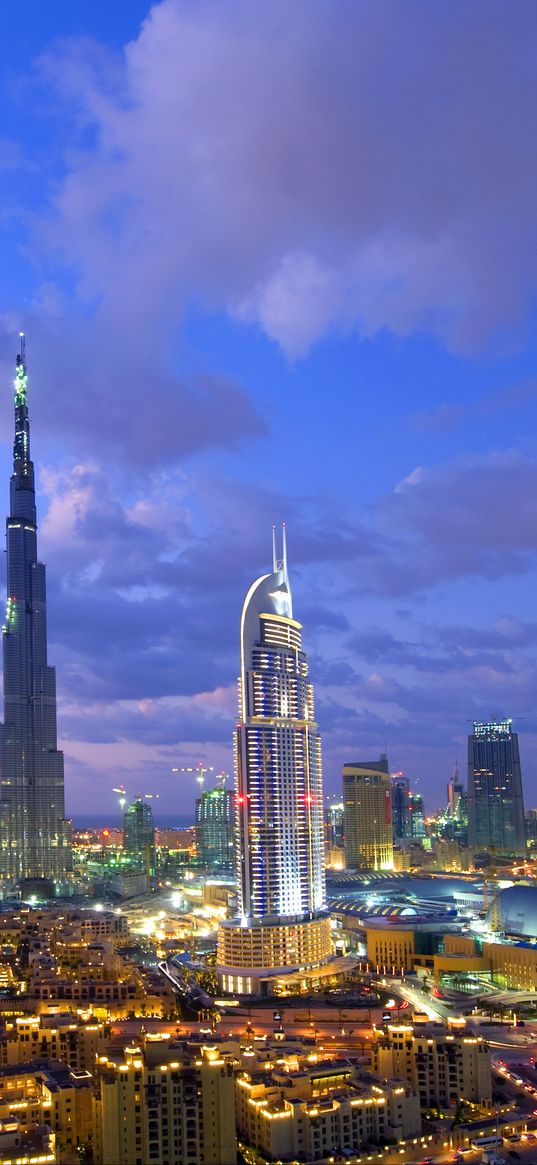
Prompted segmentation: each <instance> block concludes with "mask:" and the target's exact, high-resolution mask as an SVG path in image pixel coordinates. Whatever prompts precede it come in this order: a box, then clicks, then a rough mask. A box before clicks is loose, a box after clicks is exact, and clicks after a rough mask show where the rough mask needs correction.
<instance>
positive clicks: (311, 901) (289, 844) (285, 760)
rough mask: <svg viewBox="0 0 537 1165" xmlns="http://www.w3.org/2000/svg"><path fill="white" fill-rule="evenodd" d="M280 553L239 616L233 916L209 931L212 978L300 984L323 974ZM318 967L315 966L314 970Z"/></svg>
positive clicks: (305, 763)
mask: <svg viewBox="0 0 537 1165" xmlns="http://www.w3.org/2000/svg"><path fill="white" fill-rule="evenodd" d="M301 630H302V628H301V624H300V623H297V621H296V619H294V618H293V605H292V599H291V590H290V587H289V579H288V574H287V554H286V546H285V529H284V531H283V557H282V558H281V560H278V559H277V557H276V548H275V539H273V564H272V573H271V574H265V575H262V577H261V578H259V579H257V581H256V582H254V583H253V585H252V586H251V587H250V590H249V591H248V594H247V595H246V598H245V600H244V605H243V609H242V617H241V631H240V634H241V672H240V680H239V722H238V725H237V729H236V733H235V777H236V783H235V791H236V796H235V809H236V821H235V831H236V852H237V881H238V892H239V917H237V918H235V919H232V920H228V921H226V922H223V923H222V924H221V926H220V929H219V936H218V959H217V962H218V973H219V981H220V985H221V988H222V989H223V990H225V991H235V992H238V993H239V994H256V995H257V994H266V995H269V994H273V993H275V992H278V991H281V990H286V989H291V986H292V985H294V986H295V987H296V988H297V989H299V988H300V986H301V985H302V984H306V983H307V982H313V981H315V980H316V979H318V978H322V977H324V976H325V975H326V974H327V973H330V970H329V964H330V960H331V955H332V943H331V937H330V919H329V916H328V913H327V911H326V907H325V878H324V831H323V788H322V772H321V740H320V736H319V731H318V728H317V725H316V723H315V710H314V700H313V688H312V685H311V683H310V682H309V680H308V664H307V659H306V655H305V654H304V652H303V650H302V637H301ZM323 968H324V972H323V970H322V969H323Z"/></svg>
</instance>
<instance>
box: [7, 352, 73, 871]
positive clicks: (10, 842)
mask: <svg viewBox="0 0 537 1165" xmlns="http://www.w3.org/2000/svg"><path fill="white" fill-rule="evenodd" d="M27 391H28V381H27V373H26V364H25V353H24V338H22V339H21V352H20V355H19V356H17V365H16V375H15V443H14V449H13V473H12V475H11V483H10V513H9V517H8V519H7V524H6V541H7V600H6V615H5V621H4V625H3V659H4V676H3V680H4V724H3V725H2V726H1V733H0V879H1V882H2V884H3V887H4V889H7V888H9V887H14V886H15V885H16V884H17V883H21V882H24V880H26V881H27V882H30V883H33V884H34V885H36V884H37V883H38V882H39V881H41V880H44V881H46V883H47V886H48V887H50V890H51V892H53V885H52V884H53V883H58V882H62V881H63V880H64V879H65V877H66V875H67V874H68V872H69V870H70V868H71V853H70V842H69V823H68V822H67V821H66V820H65V809H64V774H63V753H62V752H60V751H59V750H58V746H57V735H56V674H55V669H54V668H53V667H50V666H49V664H48V661H47V592H46V579H45V567H44V566H43V564H42V563H40V562H38V559H37V519H36V506H35V484H34V467H33V463H32V461H31V458H30V422H29V417H28V405H27Z"/></svg>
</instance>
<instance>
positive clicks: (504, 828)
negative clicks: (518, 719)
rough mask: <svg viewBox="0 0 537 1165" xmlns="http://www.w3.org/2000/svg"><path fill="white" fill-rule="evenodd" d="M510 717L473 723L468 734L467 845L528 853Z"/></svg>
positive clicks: (483, 848)
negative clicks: (469, 734) (471, 732)
mask: <svg viewBox="0 0 537 1165" xmlns="http://www.w3.org/2000/svg"><path fill="white" fill-rule="evenodd" d="M511 724H512V721H511V720H501V721H499V722H496V721H490V722H488V723H483V722H479V723H477V722H476V723H474V731H473V734H472V736H469V737H468V844H469V845H470V846H471V847H472V848H473V849H474V850H493V851H494V852H495V853H497V854H515V855H516V856H520V857H523V856H524V855H525V853H526V833H525V824H524V801H523V796H522V777H521V772H520V754H519V748H518V734H517V733H516V732H513V731H512V729H511Z"/></svg>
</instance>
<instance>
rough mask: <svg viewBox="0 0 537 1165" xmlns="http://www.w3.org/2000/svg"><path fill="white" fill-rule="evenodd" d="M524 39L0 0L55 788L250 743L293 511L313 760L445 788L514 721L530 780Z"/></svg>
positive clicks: (486, 8)
mask: <svg viewBox="0 0 537 1165" xmlns="http://www.w3.org/2000/svg"><path fill="white" fill-rule="evenodd" d="M536 59H537V10H536V8H535V4H534V2H533V0H517V4H516V5H510V4H506V3H505V2H504V0H502V2H501V3H499V2H497V0H483V2H482V0H469V2H468V0H437V3H435V4H424V3H423V2H421V0H420V2H416V0H405V3H402V2H401V0H396V2H394V0H375V3H374V4H372V3H365V2H362V0H293V3H292V4H289V3H288V0H269V3H267V4H263V5H257V4H252V3H251V2H249V0H160V2H159V3H155V4H153V5H151V4H149V3H148V2H147V0H144V2H142V0H114V3H113V4H111V5H110V4H104V3H97V4H96V3H95V2H94V0H69V2H68V0H55V2H54V4H50V5H44V4H43V3H42V0H3V4H2V6H1V8H0V255H1V260H2V261H1V263H0V383H2V384H3V385H4V389H3V393H4V395H3V398H2V397H1V396H0V402H1V400H2V399H3V401H4V403H3V405H2V404H1V403H0V499H1V483H2V481H3V482H4V487H3V491H4V509H5V511H6V512H7V505H8V479H9V473H10V458H11V442H12V431H13V413H12V401H11V386H12V380H13V365H14V358H15V354H16V351H17V344H18V333H19V331H20V330H21V329H23V330H24V331H25V332H26V334H27V354H28V367H29V375H30V396H29V404H30V415H31V427H32V454H33V458H34V461H35V464H36V470H37V478H38V515H39V551H40V557H41V558H42V559H43V561H45V562H46V564H47V572H48V573H47V577H48V618H49V658H50V662H51V663H53V664H55V666H56V668H57V683H58V726H59V736H60V743H61V747H62V748H63V749H64V752H65V769H66V801H67V808H68V811H69V812H70V813H74V814H84V813H95V812H97V811H102V812H103V814H104V813H111V812H112V811H113V810H115V809H116V807H117V797H116V794H114V792H113V787H114V786H117V785H118V784H119V783H122V784H124V785H125V786H126V789H127V793H128V795H129V796H130V795H132V796H134V795H135V794H136V793H138V792H142V793H152V794H157V793H158V794H159V798H160V799H159V801H158V803H157V802H153V805H154V806H155V805H157V804H158V806H159V809H158V810H157V813H159V814H162V815H170V814H177V815H178V816H184V815H188V814H190V813H191V812H192V810H193V804H194V799H195V795H196V790H197V786H196V782H195V780H194V779H193V777H192V775H191V774H188V773H173V772H172V770H173V769H174V768H178V769H181V768H188V767H191V766H194V765H196V764H198V763H200V764H202V765H204V766H206V767H207V768H210V767H213V768H214V771H215V772H218V771H224V772H228V773H230V774H231V773H232V766H233V759H232V734H233V726H234V723H235V718H236V714H237V702H236V677H237V672H238V667H239V619H240V610H241V605H242V601H243V598H244V595H245V593H246V591H247V589H248V587H249V585H250V583H251V582H252V581H253V579H254V578H256V577H257V576H258V575H259V574H262V573H264V572H266V571H267V570H268V569H270V563H271V528H272V525H273V523H276V524H280V523H281V522H282V521H285V522H286V524H287V532H288V551H289V566H290V575H291V583H292V589H293V598H294V608H295V616H296V618H298V619H299V620H300V621H301V622H302V623H303V625H304V632H303V636H304V646H305V649H306V651H307V652H308V656H309V662H310V673H311V678H312V680H313V683H314V685H315V692H316V715H317V719H318V722H319V725H320V728H321V732H322V737H323V758H324V772H325V788H326V791H327V792H328V793H331V794H332V793H333V794H337V793H338V792H339V791H340V788H341V767H342V764H343V763H345V762H346V761H359V760H362V761H363V760H367V759H369V760H372V759H377V758H378V756H379V755H380V753H381V752H383V751H384V750H385V749H387V753H388V758H389V762H390V766H391V767H392V769H393V770H400V771H403V772H404V773H405V774H406V775H407V776H409V777H410V778H411V780H412V781H413V783H414V785H415V788H416V790H417V791H419V792H421V793H422V794H423V796H424V798H425V802H426V805H427V806H428V807H429V808H430V809H434V808H436V807H438V806H443V805H444V803H445V788H446V783H447V781H448V780H449V778H450V775H451V771H452V768H453V765H454V764H455V761H456V760H457V759H458V761H459V766H460V768H461V771H462V772H463V773H465V769H466V737H467V733H468V731H469V730H470V729H471V721H472V720H474V719H477V720H481V719H489V718H490V717H492V716H496V717H500V718H503V717H512V718H513V724H514V728H515V729H516V730H517V731H518V732H519V733H520V747H521V757H522V765H523V776H524V783H525V789H526V800H527V804H528V805H530V804H534V803H535V793H534V788H535V775H536V764H537V715H536V710H535V697H536V686H537V613H536V610H535V595H536V583H537V461H536V444H537V441H536V431H537V374H536V363H537V342H536V326H535V325H536V320H537V310H536V307H537V300H536V292H537V262H536V259H537V217H536V214H535V206H536V202H537V154H536V150H535V142H536V141H537V124H536V123H537V113H536V111H537V93H536V89H537V72H536V69H535V60H536ZM0 510H1V501H0ZM207 780H208V781H209V780H210V774H209V775H208V778H207Z"/></svg>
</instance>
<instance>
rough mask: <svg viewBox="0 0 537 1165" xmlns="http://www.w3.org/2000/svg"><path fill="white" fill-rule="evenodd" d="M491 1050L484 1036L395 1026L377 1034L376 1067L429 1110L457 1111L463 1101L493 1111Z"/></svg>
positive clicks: (380, 1073) (403, 1025)
mask: <svg viewBox="0 0 537 1165" xmlns="http://www.w3.org/2000/svg"><path fill="white" fill-rule="evenodd" d="M490 1060H491V1057H490V1049H489V1046H488V1044H487V1042H486V1040H484V1039H483V1038H482V1036H471V1035H464V1034H463V1035H457V1034H454V1033H453V1032H451V1031H447V1030H444V1031H442V1032H439V1031H438V1028H437V1027H436V1025H435V1026H434V1027H429V1026H428V1025H424V1026H423V1028H420V1029H419V1030H418V1029H417V1028H413V1027H412V1025H411V1024H404V1023H389V1024H387V1025H386V1027H385V1028H384V1030H379V1031H376V1032H375V1033H374V1041H373V1046H372V1050H371V1066H372V1068H373V1071H374V1072H376V1073H378V1075H379V1076H398V1077H400V1078H401V1079H402V1080H406V1082H407V1083H408V1084H409V1085H410V1086H411V1087H412V1088H414V1089H416V1091H417V1092H418V1093H419V1097H420V1101H421V1104H422V1106H423V1107H424V1108H431V1107H437V1106H439V1105H442V1106H443V1105H445V1106H446V1107H447V1108H455V1107H456V1106H457V1104H458V1102H459V1100H460V1099H461V1097H464V1099H465V1100H469V1101H471V1102H472V1103H474V1104H481V1105H483V1106H487V1107H490V1105H491V1104H492V1075H491V1064H490Z"/></svg>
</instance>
